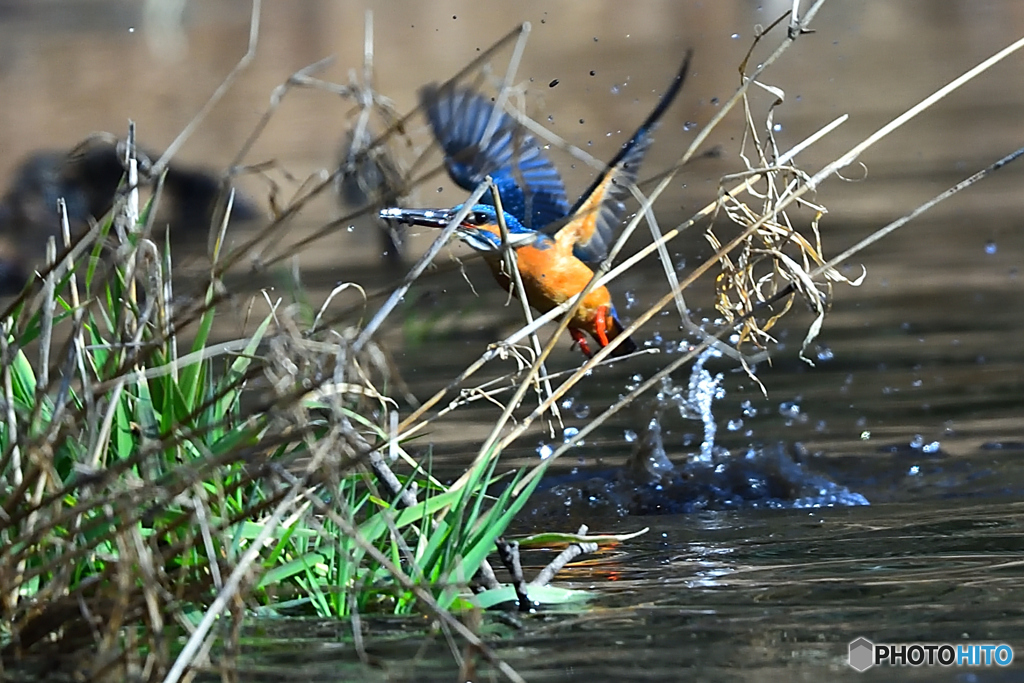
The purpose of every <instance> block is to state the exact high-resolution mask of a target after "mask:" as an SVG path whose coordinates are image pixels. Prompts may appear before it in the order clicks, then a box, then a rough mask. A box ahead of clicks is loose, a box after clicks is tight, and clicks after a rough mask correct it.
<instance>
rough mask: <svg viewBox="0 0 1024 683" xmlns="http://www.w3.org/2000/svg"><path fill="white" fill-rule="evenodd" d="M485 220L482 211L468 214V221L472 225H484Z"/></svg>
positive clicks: (486, 219)
mask: <svg viewBox="0 0 1024 683" xmlns="http://www.w3.org/2000/svg"><path fill="white" fill-rule="evenodd" d="M487 221H488V217H487V214H486V213H484V212H483V211H474V212H472V213H470V214H469V222H470V223H472V224H473V225H486V224H487Z"/></svg>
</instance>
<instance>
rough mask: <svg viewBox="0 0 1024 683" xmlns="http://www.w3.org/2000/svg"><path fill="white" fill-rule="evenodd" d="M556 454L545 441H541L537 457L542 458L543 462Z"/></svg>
mask: <svg viewBox="0 0 1024 683" xmlns="http://www.w3.org/2000/svg"><path fill="white" fill-rule="evenodd" d="M554 452H555V449H554V448H552V447H551V446H550V445H549V444H546V443H544V442H543V441H541V442H540V443H539V444H538V445H537V455H539V456H540V459H541V460H547V459H548V458H550V457H551V456H552V455H553V454H554Z"/></svg>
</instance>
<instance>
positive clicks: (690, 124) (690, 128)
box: [683, 121, 697, 132]
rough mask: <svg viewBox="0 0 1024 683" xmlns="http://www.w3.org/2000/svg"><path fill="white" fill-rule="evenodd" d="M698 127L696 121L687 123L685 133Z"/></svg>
mask: <svg viewBox="0 0 1024 683" xmlns="http://www.w3.org/2000/svg"><path fill="white" fill-rule="evenodd" d="M696 126H697V122H696V121H686V122H685V123H683V131H684V132H685V131H690V130H693V129H694V128H695V127H696Z"/></svg>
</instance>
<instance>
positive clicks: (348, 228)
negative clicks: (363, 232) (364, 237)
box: [345, 225, 356, 232]
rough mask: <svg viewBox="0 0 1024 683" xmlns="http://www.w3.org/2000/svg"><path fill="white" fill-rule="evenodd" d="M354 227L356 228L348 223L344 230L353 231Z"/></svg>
mask: <svg viewBox="0 0 1024 683" xmlns="http://www.w3.org/2000/svg"><path fill="white" fill-rule="evenodd" d="M355 229H356V226H354V225H350V226H348V227H347V228H345V232H355Z"/></svg>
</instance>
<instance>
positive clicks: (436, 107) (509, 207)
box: [420, 84, 569, 230]
mask: <svg viewBox="0 0 1024 683" xmlns="http://www.w3.org/2000/svg"><path fill="white" fill-rule="evenodd" d="M420 102H421V103H422V105H423V108H424V110H425V111H426V114H427V120H428V121H429V122H430V127H431V129H432V130H433V133H434V137H435V138H436V139H437V141H438V143H439V144H440V145H441V149H442V150H443V151H444V157H445V166H446V167H447V169H448V174H449V175H450V176H451V178H452V180H453V181H455V183H456V184H457V185H458V186H459V187H461V188H463V189H465V190H473V189H475V188H476V186H477V185H478V184H479V183H480V181H482V180H483V179H484V178H485V177H487V176H488V175H489V176H491V178H492V179H493V180H494V183H495V185H497V186H498V191H499V193H500V195H501V203H502V208H504V210H505V211H507V212H508V213H510V214H512V215H513V216H515V217H516V218H517V219H518V220H519V222H520V223H522V224H523V225H524V226H525V227H527V228H531V229H534V230H539V229H541V228H543V227H544V226H546V225H548V224H550V223H552V222H555V221H558V220H561V219H563V218H565V216H567V215H568V214H569V202H568V200H567V199H566V196H565V185H564V184H563V182H562V177H561V176H560V175H559V174H558V169H556V168H555V166H554V165H553V164H552V163H551V161H550V160H549V159H548V158H547V157H546V156H545V155H544V152H543V151H542V150H541V148H540V145H539V144H538V143H537V140H536V139H535V138H534V137H533V136H532V135H530V134H529V133H527V132H526V130H525V129H524V128H523V126H522V125H521V124H519V122H518V121H516V120H515V119H514V118H512V117H511V116H509V115H508V114H507V113H505V112H503V111H501V112H495V108H494V103H493V102H491V101H490V99H489V98H487V97H486V96H484V95H481V94H480V93H478V92H475V91H473V90H470V89H468V88H461V87H454V86H445V87H440V86H438V85H436V84H433V85H428V86H426V87H425V88H423V90H421V91H420ZM494 117H496V118H495V120H494V121H493V122H492V120H491V119H492V118H494ZM481 201H482V202H484V203H492V202H493V199H492V198H491V195H490V194H489V193H488V194H485V195H484V196H483V198H482V199H481Z"/></svg>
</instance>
